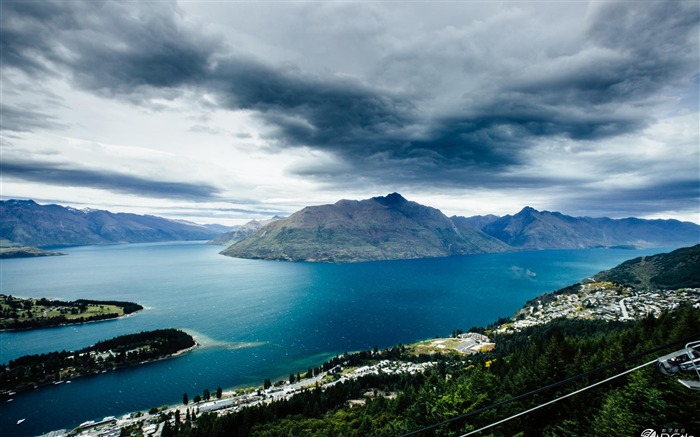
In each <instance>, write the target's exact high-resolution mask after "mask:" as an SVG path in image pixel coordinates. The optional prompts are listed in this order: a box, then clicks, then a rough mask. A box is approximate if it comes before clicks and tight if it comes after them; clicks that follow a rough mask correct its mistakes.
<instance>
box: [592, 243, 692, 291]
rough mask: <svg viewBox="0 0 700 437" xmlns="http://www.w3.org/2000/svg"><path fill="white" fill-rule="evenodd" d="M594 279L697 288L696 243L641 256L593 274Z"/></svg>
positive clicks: (666, 287)
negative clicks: (669, 251) (691, 245)
mask: <svg viewBox="0 0 700 437" xmlns="http://www.w3.org/2000/svg"><path fill="white" fill-rule="evenodd" d="M594 279H596V280H597V281H613V282H617V283H619V284H625V285H631V286H633V287H635V288H648V289H659V288H660V289H669V290H674V289H678V288H684V287H687V288H700V244H698V245H695V246H693V247H684V248H682V249H677V250H674V251H673V252H671V253H661V254H658V255H652V256H642V257H639V258H635V259H632V260H629V261H625V262H623V263H622V264H620V265H619V266H617V267H615V268H612V269H610V270H605V271H603V272H600V273H598V274H597V275H595V276H594Z"/></svg>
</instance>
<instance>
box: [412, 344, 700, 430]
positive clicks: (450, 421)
mask: <svg viewBox="0 0 700 437" xmlns="http://www.w3.org/2000/svg"><path fill="white" fill-rule="evenodd" d="M698 337H700V332H696V333H694V334H692V335H689V336H687V337H684V338H681V339H680V340H675V341H672V342H670V343H666V344H664V345H661V346H656V347H654V348H652V349H648V350H646V351H644V352H640V353H637V354H634V355H631V356H629V357H627V358H623V359H621V360H619V361H615V362H613V363H609V364H606V365H604V366H601V367H598V368H596V369H593V370H589V371H587V372H584V373H580V374H578V375H575V376H572V377H569V378H566V379H564V380H562V381H559V382H555V383H552V384H549V385H546V386H544V387H540V388H537V389H535V390H531V391H529V392H527V393H523V394H521V395H518V396H514V397H512V398H509V399H505V400H502V401H500V402H496V403H495V404H491V405H489V406H486V407H481V408H479V409H476V410H474V411H470V412H468V413H465V414H461V415H459V416H455V417H452V418H450V419H447V420H443V421H442V422H438V423H434V424H432V425H429V426H426V427H424V428H421V429H417V430H415V431H411V432H408V433H406V434H402V435H401V437H408V436H412V435H416V434H420V433H422V432H425V431H429V430H431V429H434V428H438V427H441V426H443V425H447V424H449V423H452V422H455V421H458V420H462V419H466V418H467V417H470V416H474V415H476V414H480V413H483V412H485V411H488V410H492V409H494V408H498V407H501V406H503V405H506V404H509V403H511V402H515V401H519V400H521V399H525V398H527V397H530V396H532V395H534V394H537V393H540V392H543V391H545V390H549V389H552V388H555V387H559V386H561V385H565V384H568V383H570V382H574V381H577V380H579V379H582V378H585V377H587V376H590V375H593V374H596V373H599V372H602V371H604V370H608V369H610V368H612V367H616V366H619V365H620V364H624V363H626V362H628V361H632V360H636V359H639V358H641V357H643V356H646V355H649V354H652V353H654V352H658V351H660V350H662V349H666V348H668V347H670V346H673V345H676V344H678V343H683V344H685V342H687V341H688V340H692V339H695V338H698ZM655 361H656V360H655Z"/></svg>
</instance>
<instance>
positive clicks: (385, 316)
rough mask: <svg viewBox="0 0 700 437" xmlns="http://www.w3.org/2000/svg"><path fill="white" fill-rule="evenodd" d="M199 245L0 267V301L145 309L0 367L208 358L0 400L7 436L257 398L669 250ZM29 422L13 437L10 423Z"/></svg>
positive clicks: (35, 345) (0, 358) (12, 354)
mask: <svg viewBox="0 0 700 437" xmlns="http://www.w3.org/2000/svg"><path fill="white" fill-rule="evenodd" d="M221 249H222V248H221V247H219V246H208V245H205V244H203V243H200V242H197V243H168V244H138V245H117V246H100V247H97V246H87V247H77V248H70V249H62V251H63V252H65V253H68V254H69V256H64V257H46V258H40V259H11V260H2V261H0V278H1V279H0V280H1V282H0V285H1V287H0V293H4V294H12V295H15V296H22V297H53V298H58V299H71V300H72V299H80V298H84V299H118V300H127V301H133V302H137V303H140V304H142V305H144V306H145V307H146V309H145V310H144V311H142V312H139V313H137V314H134V315H131V316H129V317H126V318H123V319H120V320H114V321H107V322H100V323H92V324H86V325H79V326H65V327H60V328H51V329H44V330H37V331H24V332H6V333H2V334H0V345H1V348H0V362H3V363H6V362H7V361H8V360H10V359H13V358H16V357H18V356H21V355H25V354H35V353H43V352H49V351H52V350H61V349H67V350H72V349H79V348H82V347H85V346H88V345H90V344H93V343H95V342H96V341H98V340H102V339H106V338H111V337H114V336H117V335H121V334H127V333H133V332H139V331H143V330H149V329H158V328H170V327H172V328H180V329H185V330H187V331H188V332H191V333H193V334H194V335H195V336H196V337H197V339H198V341H199V342H200V343H201V344H202V347H200V348H198V349H196V350H195V351H193V352H192V353H188V354H186V355H183V356H181V357H177V358H174V359H170V360H165V361H160V362H156V363H150V364H146V365H143V366H139V367H133V368H128V369H122V370H119V371H115V372H108V373H106V374H101V375H96V376H90V377H84V378H78V379H76V380H74V381H72V383H71V384H61V385H59V386H50V387H46V388H42V389H40V390H36V391H29V392H25V393H19V394H17V395H15V396H14V400H13V401H12V402H6V399H2V400H1V402H2V404H1V405H0V413H2V414H0V429H1V430H2V431H3V433H2V434H3V435H5V436H14V435H17V436H20V435H33V434H37V433H41V432H44V431H49V430H51V429H57V428H70V427H73V426H76V425H77V424H79V423H81V422H84V421H85V420H88V419H100V418H102V417H105V416H109V415H120V414H123V413H126V412H129V411H135V410H142V409H148V408H150V407H153V406H160V405H164V404H170V403H176V402H178V400H179V399H181V397H182V393H184V392H189V393H190V394H196V393H201V392H202V390H203V389H204V388H209V389H213V388H216V387H217V386H222V387H226V388H228V387H237V386H247V385H260V384H261V383H262V381H263V380H264V379H265V378H277V377H282V376H285V375H288V374H289V372H292V371H293V372H297V371H304V370H305V369H306V368H308V367H311V366H314V365H318V364H320V363H321V362H322V361H324V360H325V359H327V358H329V357H331V356H333V355H336V354H338V353H342V352H344V351H353V350H360V349H367V348H372V347H374V346H375V345H376V346H379V347H380V348H381V347H388V346H391V345H393V344H396V343H399V342H403V343H409V342H412V341H415V340H419V339H425V338H430V337H434V336H436V335H448V334H449V333H450V332H452V330H454V329H456V328H461V329H464V330H467V329H468V328H470V327H471V326H473V325H483V324H486V323H490V322H492V321H495V320H496V319H497V318H498V317H501V316H511V315H512V314H513V313H514V312H515V311H516V310H518V309H519V308H520V307H521V306H522V305H523V303H524V302H526V301H527V300H529V299H531V298H532V297H534V296H536V295H538V294H541V293H543V292H547V291H552V290H554V289H556V288H560V287H563V286H566V285H570V284H571V283H573V282H577V281H580V280H581V279H583V278H585V277H587V276H590V275H592V274H594V273H596V272H598V271H600V270H603V269H605V268H609V267H612V266H614V265H616V264H618V263H619V262H621V261H623V260H626V259H630V258H634V257H636V256H640V255H642V254H646V255H648V254H653V253H659V252H663V251H665V250H660V249H656V250H644V251H631V250H605V249H595V250H581V251H542V252H518V253H507V254H490V255H471V256H459V257H450V258H441V259H426V260H410V261H390V262H375V263H361V264H309V263H287V262H268V261H253V260H242V259H233V258H228V257H224V256H221V255H218V251H220V250H221ZM22 418H26V421H25V422H24V423H23V424H22V425H20V426H18V425H16V421H17V420H19V419H22Z"/></svg>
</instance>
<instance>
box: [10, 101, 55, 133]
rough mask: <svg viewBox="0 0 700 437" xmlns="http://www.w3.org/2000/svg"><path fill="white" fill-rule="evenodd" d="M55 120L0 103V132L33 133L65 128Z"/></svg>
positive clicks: (42, 114)
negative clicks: (37, 130) (40, 130)
mask: <svg viewBox="0 0 700 437" xmlns="http://www.w3.org/2000/svg"><path fill="white" fill-rule="evenodd" d="M54 120H55V118H54V117H52V116H51V115H48V114H44V113H43V112H39V111H34V110H32V109H27V108H20V107H16V106H9V105H5V104H3V103H0V130H3V131H13V132H33V131H34V130H36V129H62V128H64V127H65V126H64V125H63V124H61V123H58V122H56V121H54Z"/></svg>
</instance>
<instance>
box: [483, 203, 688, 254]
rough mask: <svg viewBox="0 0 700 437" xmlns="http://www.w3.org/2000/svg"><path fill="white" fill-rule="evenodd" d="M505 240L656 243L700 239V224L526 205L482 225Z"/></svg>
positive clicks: (538, 246) (558, 245)
mask: <svg viewBox="0 0 700 437" xmlns="http://www.w3.org/2000/svg"><path fill="white" fill-rule="evenodd" d="M481 230H482V231H484V232H485V233H487V234H489V235H491V236H493V237H495V238H498V239H499V240H501V241H503V242H504V243H506V244H508V245H510V246H513V247H517V248H521V249H527V250H542V249H584V248H593V247H620V246H633V247H658V246H663V245H670V246H673V245H678V246H683V245H689V244H691V245H692V244H697V243H698V242H700V226H698V225H696V224H694V223H690V222H681V221H678V220H674V219H668V220H661V219H653V220H645V219H639V218H634V217H629V218H623V219H611V218H608V217H600V218H593V217H572V216H568V215H565V214H562V213H560V212H550V211H538V210H536V209H534V208H531V207H529V206H526V207H525V208H523V209H522V210H521V211H520V212H518V213H517V214H514V215H506V216H503V217H500V218H498V219H496V220H493V221H491V222H490V223H488V224H486V225H484V226H483V227H482V228H481Z"/></svg>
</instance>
